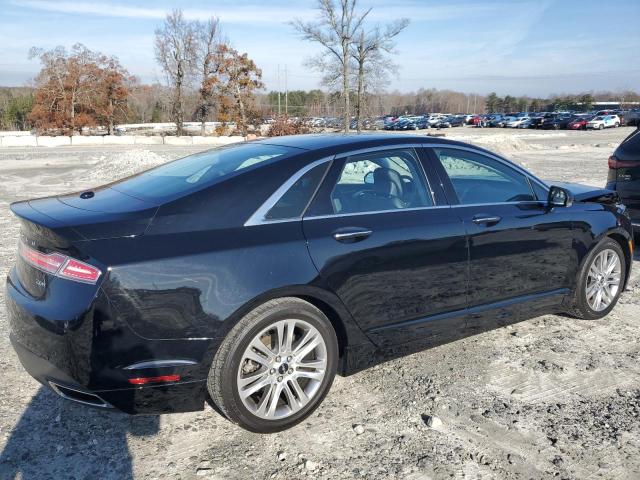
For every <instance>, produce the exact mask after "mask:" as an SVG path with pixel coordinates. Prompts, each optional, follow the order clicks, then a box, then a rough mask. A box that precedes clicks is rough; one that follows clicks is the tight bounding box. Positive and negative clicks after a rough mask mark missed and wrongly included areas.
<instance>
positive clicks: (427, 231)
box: [5, 134, 633, 454]
mask: <svg viewBox="0 0 640 480" xmlns="http://www.w3.org/2000/svg"><path fill="white" fill-rule="evenodd" d="M614 197H615V192H612V191H610V190H605V189H602V188H594V187H587V186H582V185H576V184H547V183H545V182H543V181H542V180H539V179H538V178H536V177H535V176H534V175H532V174H531V173H530V172H528V171H527V170H525V169H523V168H522V167H520V166H519V165H517V164H515V163H512V162H510V161H508V160H506V159H504V158H503V157H501V156H499V155H496V154H493V153H491V152H489V151H487V150H485V149H483V148H479V147H475V146H473V145H469V144H465V143H461V142H456V141H452V140H447V139H443V138H433V137H427V136H416V135H389V134H378V135H376V134H372V135H298V136H289V137H286V136H284V137H278V138H271V139H264V140H258V141H253V142H246V143H240V144H235V145H232V146H228V147H224V148H218V149H214V150H210V151H205V152H200V153H197V154H195V155H192V156H189V157H186V158H183V159H179V160H175V161H173V162H169V163H166V164H164V165H161V166H159V167H156V168H154V169H151V170H148V171H146V172H143V173H140V174H137V175H134V176H131V177H128V178H125V179H123V180H121V181H119V182H114V183H111V184H109V185H105V186H103V187H99V188H95V189H92V190H86V191H84V192H82V193H80V194H78V193H72V194H68V195H60V196H55V197H48V198H40V199H34V200H28V201H21V202H17V203H13V204H12V205H11V210H12V211H13V213H14V214H15V215H16V217H17V218H18V220H19V222H20V234H19V242H18V244H19V247H18V255H17V257H16V265H15V266H14V267H13V268H12V269H11V271H10V272H9V275H8V278H7V283H6V296H5V301H6V308H7V312H8V313H7V317H8V324H9V330H10V334H9V335H10V339H11V343H12V345H13V347H14V349H15V351H16V352H17V355H18V358H19V359H20V361H21V363H22V365H23V366H24V367H25V369H26V370H27V371H28V372H29V373H30V374H31V375H32V376H33V377H35V378H36V379H37V380H38V381H40V382H41V383H42V384H43V385H44V386H45V388H50V389H51V391H52V392H54V393H55V394H57V395H59V396H60V397H63V398H65V399H67V400H70V401H73V402H76V403H77V404H84V405H87V404H89V405H92V406H94V407H98V408H102V409H105V410H108V409H117V410H122V411H124V412H127V413H132V414H160V413H170V412H186V411H197V410H202V409H203V408H204V406H205V402H206V401H207V400H209V401H211V403H212V404H213V405H215V408H216V410H218V411H219V412H220V413H221V414H222V415H224V416H225V417H227V418H228V419H229V420H231V421H232V422H234V423H236V424H238V425H239V426H240V427H242V428H245V429H247V430H250V431H253V432H260V433H271V432H276V431H281V430H284V429H287V428H290V427H292V426H294V425H296V424H298V423H300V422H302V421H304V420H305V419H306V418H307V417H308V416H309V415H310V414H311V413H312V412H313V411H314V410H315V409H316V408H317V407H318V406H319V405H320V404H321V402H322V401H323V399H324V398H325V396H326V394H327V392H328V391H329V389H330V388H331V385H332V382H333V379H334V376H335V374H336V373H341V374H343V375H347V374H351V373H355V372H357V371H359V370H363V369H365V368H367V367H368V366H371V365H374V364H376V363H380V362H383V361H386V360H389V359H392V358H396V357H398V356H401V355H404V354H408V353H411V352H415V351H419V350H422V349H425V348H429V347H433V346H436V345H442V344H445V343H448V342H451V341H454V340H456V339H459V338H463V337H467V336H470V335H473V334H477V333H481V332H484V331H488V330H491V329H494V328H498V327H504V326H506V325H509V324H513V323H516V322H520V321H522V320H526V319H529V318H533V317H536V316H538V315H544V314H551V313H559V312H570V313H571V314H572V315H574V316H578V317H581V318H585V319H599V318H602V317H604V316H606V315H607V314H609V312H611V310H612V309H613V308H614V306H615V305H616V302H617V301H618V299H619V297H620V294H621V292H622V291H623V290H624V289H625V287H626V285H627V281H628V278H629V273H630V270H631V265H632V262H631V259H632V258H633V252H632V243H631V242H630V240H631V238H632V229H631V223H630V221H629V218H628V217H627V216H626V213H625V207H624V206H623V205H619V204H617V203H616V202H615V198H614ZM345 387H348V385H347V384H343V385H341V388H345ZM371 387H372V388H373V387H375V386H374V385H372V386H371ZM357 393H358V390H355V391H354V394H357ZM409 393H410V392H409ZM409 393H405V395H406V394H409ZM386 407H388V408H394V406H393V404H392V403H388V404H386ZM332 408H334V407H333V406H332V407H331V408H330V409H328V410H327V412H326V414H325V416H324V417H323V421H324V422H332V421H333V419H332V415H331V409H332ZM354 415H356V416H357V418H360V417H361V412H359V411H356V412H354ZM115 421H117V422H120V420H118V419H116V420H115ZM343 427H344V425H336V426H335V428H336V429H338V428H343ZM65 454H66V453H65Z"/></svg>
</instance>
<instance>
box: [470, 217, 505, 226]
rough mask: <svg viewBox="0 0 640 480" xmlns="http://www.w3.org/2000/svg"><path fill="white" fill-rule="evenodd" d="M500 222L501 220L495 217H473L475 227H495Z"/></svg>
mask: <svg viewBox="0 0 640 480" xmlns="http://www.w3.org/2000/svg"><path fill="white" fill-rule="evenodd" d="M500 220H502V217H498V216H497V215H493V216H489V215H476V216H475V217H473V223H475V224H476V225H495V224H496V223H498V222H499V221H500Z"/></svg>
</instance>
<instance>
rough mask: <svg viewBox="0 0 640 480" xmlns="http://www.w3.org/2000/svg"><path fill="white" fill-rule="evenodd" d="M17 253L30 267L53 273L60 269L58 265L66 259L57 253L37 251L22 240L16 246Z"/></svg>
mask: <svg viewBox="0 0 640 480" xmlns="http://www.w3.org/2000/svg"><path fill="white" fill-rule="evenodd" d="M18 253H19V254H20V256H21V257H22V259H23V260H24V261H25V262H27V263H28V264H29V265H31V266H32V267H34V268H37V269H38V270H42V271H43V272H46V273H51V274H54V275H55V273H56V272H57V271H58V270H60V267H61V266H62V264H63V263H64V262H65V260H66V259H67V257H65V256H64V255H60V254H59V253H48V254H45V253H42V252H39V251H37V250H34V249H33V248H29V247H27V246H26V245H25V244H24V243H22V242H20V245H19V246H18Z"/></svg>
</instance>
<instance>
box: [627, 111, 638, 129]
mask: <svg viewBox="0 0 640 480" xmlns="http://www.w3.org/2000/svg"><path fill="white" fill-rule="evenodd" d="M626 120H627V125H629V126H633V127H637V126H640V109H633V110H629V111H628V112H627V115H626Z"/></svg>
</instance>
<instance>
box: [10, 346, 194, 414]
mask: <svg viewBox="0 0 640 480" xmlns="http://www.w3.org/2000/svg"><path fill="white" fill-rule="evenodd" d="M10 339H11V345H12V346H13V349H14V350H15V351H16V354H17V355H18V359H19V360H20V363H21V364H22V366H23V367H24V369H25V370H26V371H27V373H29V375H31V376H32V377H33V378H35V379H36V380H37V381H39V382H40V383H42V384H43V385H44V386H46V387H48V388H50V389H51V390H52V391H53V392H54V393H56V394H57V395H58V396H60V397H62V398H64V399H66V400H70V401H72V402H75V403H78V404H82V405H86V406H90V407H95V408H102V409H117V410H120V411H122V412H125V413H129V414H160V413H177V412H191V411H197V410H202V408H203V406H204V399H205V395H206V381H205V380H199V381H191V382H184V383H173V384H170V385H169V384H168V385H156V386H147V387H136V388H122V389H113V390H90V389H87V388H86V387H84V386H82V385H80V384H79V383H78V382H77V381H76V380H74V379H73V378H71V377H70V376H69V375H68V374H67V373H65V372H64V371H62V370H60V369H59V368H57V367H56V366H55V365H53V364H52V363H50V362H48V361H47V360H45V359H43V358H41V357H39V356H38V355H36V354H35V353H33V352H32V351H30V350H28V349H27V348H26V347H24V346H23V345H22V344H20V343H19V342H18V341H17V340H16V339H15V337H14V336H13V335H10Z"/></svg>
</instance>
